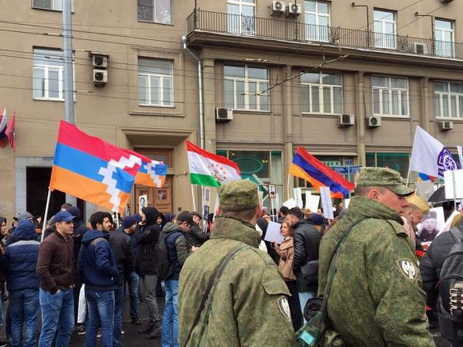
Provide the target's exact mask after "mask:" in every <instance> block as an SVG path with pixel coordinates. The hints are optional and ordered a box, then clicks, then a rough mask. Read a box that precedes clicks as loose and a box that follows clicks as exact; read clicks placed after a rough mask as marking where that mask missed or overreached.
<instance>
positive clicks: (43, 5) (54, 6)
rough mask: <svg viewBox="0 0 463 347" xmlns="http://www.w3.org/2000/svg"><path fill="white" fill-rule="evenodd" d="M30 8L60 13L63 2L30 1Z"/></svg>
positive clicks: (50, 0)
mask: <svg viewBox="0 0 463 347" xmlns="http://www.w3.org/2000/svg"><path fill="white" fill-rule="evenodd" d="M32 7H33V8H39V9H43V10H53V11H62V10H63V0H32Z"/></svg>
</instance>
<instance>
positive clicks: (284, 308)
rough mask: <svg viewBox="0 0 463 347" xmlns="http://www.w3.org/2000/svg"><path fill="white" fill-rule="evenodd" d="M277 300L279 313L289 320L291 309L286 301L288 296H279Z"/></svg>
mask: <svg viewBox="0 0 463 347" xmlns="http://www.w3.org/2000/svg"><path fill="white" fill-rule="evenodd" d="M277 302H278V308H279V309H280V312H281V314H282V315H283V317H285V318H286V319H287V320H289V321H290V322H291V311H290V309H289V303H288V298H287V297H286V296H284V295H283V296H280V297H279V298H278V299H277Z"/></svg>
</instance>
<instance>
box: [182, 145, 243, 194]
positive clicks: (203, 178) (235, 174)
mask: <svg viewBox="0 0 463 347" xmlns="http://www.w3.org/2000/svg"><path fill="white" fill-rule="evenodd" d="M186 149H187V151H188V164H189V166H190V179H191V184H197V185H200V186H210V187H218V186H220V185H222V184H224V183H227V182H231V181H236V180H240V179H241V174H240V169H239V167H238V165H237V164H236V163H235V162H233V161H231V160H230V159H227V158H225V157H222V156H220V155H217V154H212V153H210V152H207V151H205V150H203V149H201V148H199V147H197V146H195V145H193V144H192V143H191V142H189V141H186Z"/></svg>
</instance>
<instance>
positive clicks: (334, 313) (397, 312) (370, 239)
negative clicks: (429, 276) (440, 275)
mask: <svg viewBox="0 0 463 347" xmlns="http://www.w3.org/2000/svg"><path fill="white" fill-rule="evenodd" d="M411 193H413V190H412V189H410V188H408V187H407V186H405V185H403V184H402V182H401V178H400V174H399V173H398V172H396V171H394V170H391V169H385V168H364V169H363V170H362V171H361V172H360V174H359V177H358V179H357V185H356V189H355V194H356V196H355V197H354V198H353V199H352V200H351V202H350V204H349V208H348V209H347V213H346V214H345V215H344V216H343V218H342V219H340V220H339V221H338V223H336V224H335V226H334V227H333V228H332V229H331V230H330V231H328V233H327V234H326V235H325V236H324V237H323V239H322V241H321V246H320V268H319V290H318V292H319V294H323V291H324V289H325V286H326V282H327V273H328V268H329V265H330V264H329V261H330V257H331V255H332V253H333V251H334V248H335V246H336V243H337V242H338V240H339V238H340V236H341V235H342V234H343V232H344V231H346V230H347V229H348V228H349V227H350V226H351V225H352V224H354V223H355V222H356V221H358V220H361V219H363V221H361V222H360V223H359V224H357V225H356V226H354V228H353V229H352V231H351V233H350V234H349V236H348V237H347V239H346V241H345V243H344V244H343V245H342V246H341V248H340V249H339V251H338V256H337V258H336V260H335V266H336V273H335V275H334V280H333V283H332V287H331V292H330V293H329V297H328V304H327V308H328V317H329V319H330V321H331V322H332V325H333V327H334V329H335V330H337V331H338V332H339V333H340V335H341V337H342V339H343V340H344V342H345V343H346V346H348V347H367V346H368V347H370V346H375V347H380V346H410V347H411V346H413V347H431V346H435V344H434V342H433V339H432V336H431V335H430V333H429V331H428V330H427V325H428V323H427V319H426V314H425V305H426V295H425V293H424V291H423V290H422V289H421V287H422V282H421V276H420V272H419V269H418V264H417V261H416V257H415V255H414V250H415V247H414V245H412V243H411V241H410V239H409V238H408V237H407V234H406V233H405V230H404V228H403V226H402V224H403V222H402V219H401V218H400V216H399V213H401V212H403V209H404V208H405V207H406V206H407V205H408V202H407V200H406V199H405V197H406V196H408V195H410V194H411Z"/></svg>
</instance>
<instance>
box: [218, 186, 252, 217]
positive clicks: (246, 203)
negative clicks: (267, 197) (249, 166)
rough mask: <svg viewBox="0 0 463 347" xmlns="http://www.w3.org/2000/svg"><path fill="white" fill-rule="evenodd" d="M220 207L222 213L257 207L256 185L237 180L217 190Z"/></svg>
mask: <svg viewBox="0 0 463 347" xmlns="http://www.w3.org/2000/svg"><path fill="white" fill-rule="evenodd" d="M218 193H219V201H220V207H221V208H222V211H224V212H238V211H245V210H250V209H252V208H254V207H256V206H257V205H259V197H258V194H257V185H256V184H255V183H253V182H251V181H248V180H237V181H233V182H230V183H227V184H224V185H223V186H220V187H219V188H218Z"/></svg>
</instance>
